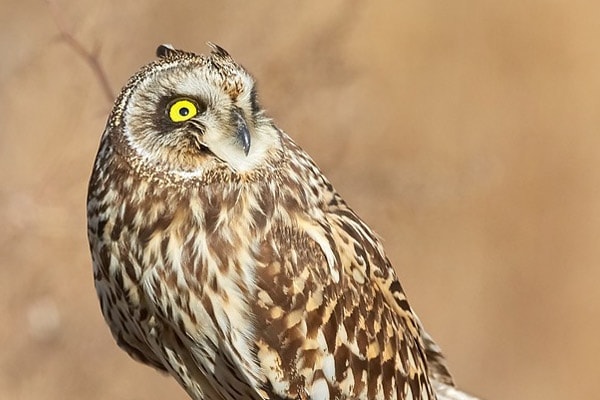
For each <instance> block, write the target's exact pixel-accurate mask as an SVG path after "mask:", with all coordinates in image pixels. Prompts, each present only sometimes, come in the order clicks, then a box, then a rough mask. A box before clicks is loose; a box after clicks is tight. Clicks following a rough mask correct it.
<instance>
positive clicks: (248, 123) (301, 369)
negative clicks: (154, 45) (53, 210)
mask: <svg viewBox="0 0 600 400" xmlns="http://www.w3.org/2000/svg"><path fill="white" fill-rule="evenodd" d="M212 47H213V52H212V54H211V55H209V56H201V55H195V54H192V53H188V52H183V51H179V50H174V49H172V48H170V47H167V46H161V47H159V49H158V51H157V54H158V55H159V57H160V58H159V59H158V60H157V61H155V62H153V63H151V64H149V65H147V66H145V67H143V68H142V69H141V70H140V71H139V72H138V73H137V74H136V75H134V76H133V77H132V78H131V79H130V81H129V82H128V84H127V85H126V86H125V87H124V88H123V90H122V92H121V95H120V96H119V98H118V99H117V101H116V103H115V107H114V109H113V111H112V114H111V116H110V118H109V120H108V124H107V127H106V130H105V132H104V134H103V136H102V140H101V144H100V149H99V151H98V155H97V158H96V163H95V165H94V171H93V174H92V177H91V181H90V186H89V194H88V234H89V240H90V247H91V252H92V258H93V263H94V279H95V284H96V288H97V291H98V296H99V298H100V304H101V308H102V313H103V315H104V317H105V319H106V321H107V323H108V325H109V326H110V328H111V331H112V333H113V335H114V337H115V338H116V340H117V342H118V344H119V346H121V347H122V348H123V349H124V350H125V351H127V352H128V353H129V354H130V355H131V356H132V357H133V358H135V359H136V360H138V361H141V362H143V363H146V364H149V365H151V366H153V367H155V368H157V369H159V370H162V371H165V372H167V373H169V374H171V375H172V376H174V377H175V378H176V379H177V380H178V381H179V383H180V384H181V385H182V386H183V387H184V388H185V390H186V391H187V392H188V394H189V395H190V397H192V398H193V399H207V400H217V399H314V400H322V399H428V398H435V397H436V395H437V397H438V398H464V399H467V398H469V397H468V396H466V395H464V394H462V393H461V392H458V391H457V390H455V389H454V388H453V387H452V385H453V383H452V379H451V377H450V375H449V373H448V371H447V369H446V366H445V365H444V359H443V357H442V355H441V353H440V351H439V349H438V347H437V346H436V345H435V343H434V342H433V341H432V340H431V338H430V337H429V336H428V335H427V334H426V333H425V331H424V330H423V328H422V326H421V324H420V322H419V320H418V318H417V316H416V315H415V314H414V312H413V311H412V309H411V307H410V305H409V303H408V301H407V299H406V296H405V294H404V291H403V289H402V287H401V286H400V283H399V281H398V279H397V277H396V274H395V272H394V270H393V268H392V266H391V264H390V262H389V260H388V259H387V257H386V255H385V252H384V249H383V247H382V244H381V242H380V240H379V239H378V238H377V236H376V235H375V234H374V233H373V232H372V231H371V229H370V228H369V227H368V226H367V225H366V224H365V223H364V222H363V221H362V220H361V219H360V218H359V217H358V216H357V215H356V214H355V213H354V211H352V209H350V208H349V207H348V206H347V205H346V203H345V202H344V200H343V199H342V198H341V197H340V196H339V195H338V194H337V192H336V191H335V190H334V189H333V187H332V185H331V184H330V183H329V181H328V180H327V179H326V178H325V177H324V176H323V174H322V173H321V172H320V170H319V169H318V167H317V166H316V165H315V163H314V162H313V161H312V160H311V159H310V157H309V156H308V155H307V154H306V153H305V152H304V151H303V150H302V149H300V148H299V147H298V146H297V145H296V144H295V143H294V142H293V141H292V140H291V139H290V138H289V137H288V136H287V135H286V134H285V133H283V132H282V131H281V130H279V129H278V128H277V127H276V126H275V125H274V124H273V122H272V121H271V120H270V119H268V118H267V117H266V116H265V115H264V113H263V111H262V109H261V108H260V106H259V105H258V102H257V99H256V92H255V88H254V80H253V78H252V77H251V76H250V75H249V74H248V73H247V72H246V71H245V70H244V69H243V68H242V67H241V66H239V65H238V64H236V63H235V62H234V61H233V59H232V58H231V57H230V56H229V54H227V52H226V51H225V50H223V49H221V48H220V47H218V46H214V45H213V46H212ZM444 393H449V394H448V396H450V394H451V393H455V394H454V395H452V396H451V397H446V394H444ZM461 396H462V397H461Z"/></svg>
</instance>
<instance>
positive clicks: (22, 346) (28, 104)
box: [0, 0, 600, 400]
mask: <svg viewBox="0 0 600 400" xmlns="http://www.w3.org/2000/svg"><path fill="white" fill-rule="evenodd" d="M599 15H600V3H598V2H593V1H566V0H565V1H547V0H524V1H518V2H516V1H511V2H498V1H491V0H470V1H468V0H462V1H461V0H456V1H453V2H442V1H431V0H419V1H416V0H406V1H402V2H398V1H391V0H388V1H378V2H370V3H367V2H360V1H341V0H337V1H329V2H320V1H306V2H302V3H299V2H277V1H256V2H252V3H246V2H244V3H240V2H234V1H223V2H218V3H217V2H204V1H173V2H168V3H167V2H161V1H145V2H140V1H137V2H124V1H115V0H108V1H104V2H94V1H89V0H87V1H79V2H72V1H60V0H55V2H53V3H51V4H50V5H49V4H48V3H44V2H42V1H34V0H23V1H21V0H20V1H11V0H5V1H2V2H1V3H0V52H1V54H2V56H1V58H0V59H1V61H0V179H1V185H0V218H1V219H0V221H1V222H0V343H1V344H0V399H19V400H31V399H45V400H54V399H61V400H70V399H90V400H95V399H98V400H99V399H117V400H119V399H123V400H125V399H127V400H141V399H144V400H158V399H165V398H169V399H173V400H175V399H181V400H184V399H186V398H187V397H186V395H185V394H184V392H183V391H182V390H181V389H180V388H179V387H178V386H177V385H176V384H175V383H174V381H173V380H171V379H168V378H165V377H162V376H161V375H159V374H158V373H156V372H155V371H153V370H151V369H150V368H148V367H145V366H142V365H140V364H138V363H135V362H134V361H132V360H130V359H129V358H128V356H127V355H126V354H125V353H123V352H121V351H120V350H119V349H118V348H117V346H116V345H115V344H114V342H113V339H112V337H111V336H110V334H109V331H108V328H107V327H106V326H105V324H104V321H103V320H102V317H101V314H100V310H99V306H98V303H97V300H96V294H95V291H94V288H93V282H92V273H91V262H90V257H89V254H88V245H87V239H86V227H85V225H86V222H85V196H86V187H87V180H88V177H89V174H90V171H91V166H92V162H93V159H94V156H95V152H96V149H97V145H98V141H99V138H100V135H101V133H102V130H103V128H104V124H105V121H106V116H107V114H108V112H109V110H110V108H111V100H109V99H108V97H107V96H106V95H105V93H104V91H103V87H102V85H101V84H100V82H99V80H98V77H97V76H96V75H94V73H93V71H92V69H91V68H90V66H89V65H88V64H86V61H85V60H84V59H83V58H82V57H81V56H79V55H78V54H77V53H76V52H75V51H74V49H73V48H72V47H71V46H69V44H68V43H67V42H66V41H65V40H64V39H61V37H60V34H59V28H58V26H57V21H58V23H59V25H60V26H62V29H63V30H67V31H69V32H71V34H72V35H73V37H75V38H76V39H77V40H79V41H80V43H81V44H82V45H83V47H84V48H85V49H87V50H89V51H92V50H94V49H97V50H98V53H97V58H96V60H97V61H99V62H100V64H101V66H102V68H103V70H104V72H105V74H106V77H107V78H108V82H109V85H110V87H111V90H112V92H113V93H114V94H116V93H117V92H118V90H119V88H120V87H121V86H122V85H123V84H124V83H125V81H126V80H127V78H128V77H129V76H130V75H131V74H133V73H134V72H135V71H136V70H137V69H138V67H140V66H141V65H143V64H145V63H147V62H148V61H150V60H152V59H153V58H154V50H155V48H156V46H157V44H159V43H164V42H171V43H173V44H175V45H176V46H177V47H180V48H184V49H188V50H192V51H196V52H207V51H208V48H207V46H206V45H205V43H206V42H207V41H213V42H215V43H218V44H219V45H221V46H223V47H224V48H226V49H227V50H229V52H230V53H231V54H232V55H233V56H234V57H235V58H236V59H237V60H238V61H239V62H241V63H242V64H244V65H245V66H246V67H247V68H248V69H249V70H250V71H251V72H252V73H253V74H254V75H255V76H256V78H257V80H258V82H259V90H260V92H259V93H260V98H261V100H262V104H263V105H264V106H265V107H266V108H267V110H268V111H269V114H270V115H271V116H272V117H274V118H275V120H276V121H277V123H278V125H279V126H280V127H281V128H283V129H284V130H286V131H287V132H288V133H289V134H290V135H291V136H293V137H294V138H295V139H296V140H297V142H298V143H300V144H301V145H302V146H303V147H304V148H305V149H306V150H307V151H308V152H309V153H310V154H311V155H312V156H313V158H314V159H315V160H316V161H317V163H318V164H319V165H320V166H321V167H322V169H323V170H324V171H325V173H326V174H327V175H328V176H329V178H330V179H331V180H332V181H333V183H334V184H335V186H336V188H337V189H338V190H339V191H340V192H341V193H342V195H343V196H344V197H345V198H346V199H347V200H348V202H349V203H350V204H351V205H352V206H353V207H354V208H355V210H356V211H357V212H358V213H359V214H360V215H361V216H362V217H363V218H364V219H365V220H366V221H367V222H368V223H369V224H370V225H371V226H372V227H373V228H374V229H375V230H376V231H377V232H379V233H380V235H381V236H382V237H383V238H384V240H385V244H386V248H387V251H388V255H389V257H390V258H391V260H392V261H393V263H394V265H395V266H396V269H397V271H398V273H399V275H400V278H401V281H402V282H403V285H404V287H405V288H406V290H407V292H408V296H409V299H410V300H411V303H412V305H413V307H414V308H415V309H416V310H417V312H418V313H419V315H420V317H421V319H422V320H423V321H424V323H425V326H426V327H427V329H428V330H429V331H430V333H431V334H432V335H433V336H434V337H435V338H436V340H437V341H438V343H439V344H440V345H441V346H442V348H443V349H444V351H445V353H446V355H447V358H448V360H449V364H450V367H451V370H452V371H453V373H454V375H455V378H456V381H457V382H458V383H459V385H460V386H461V387H463V388H466V389H468V390H470V391H472V392H473V393H476V394H479V395H481V396H483V397H486V398H488V399H565V398H571V399H591V398H597V397H598V394H597V390H598V389H597V387H598V375H599V374H600V362H599V361H600V340H599V336H600V335H599V331H600V245H599V244H598V241H599V238H600V157H599V156H600V134H599V132H598V127H599V126H600V40H599V38H600V24H598V16H599Z"/></svg>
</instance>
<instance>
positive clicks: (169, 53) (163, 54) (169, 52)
mask: <svg viewBox="0 0 600 400" xmlns="http://www.w3.org/2000/svg"><path fill="white" fill-rule="evenodd" d="M156 56H157V57H159V58H177V57H182V56H195V54H194V53H192V52H189V51H185V50H179V49H176V48H175V47H173V45H172V44H170V43H165V44H161V45H160V46H158V47H157V48H156Z"/></svg>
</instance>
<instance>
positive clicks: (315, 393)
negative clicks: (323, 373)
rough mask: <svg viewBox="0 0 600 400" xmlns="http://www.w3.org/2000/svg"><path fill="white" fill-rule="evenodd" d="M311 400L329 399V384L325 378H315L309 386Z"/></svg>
mask: <svg viewBox="0 0 600 400" xmlns="http://www.w3.org/2000/svg"><path fill="white" fill-rule="evenodd" d="M310 398H311V400H329V385H328V384H327V381H326V380H325V379H317V380H316V381H314V382H313V384H312V387H311V388H310Z"/></svg>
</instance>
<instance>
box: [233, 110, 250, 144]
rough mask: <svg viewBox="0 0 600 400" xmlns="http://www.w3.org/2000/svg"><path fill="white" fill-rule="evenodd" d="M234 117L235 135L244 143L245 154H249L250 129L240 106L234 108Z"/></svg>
mask: <svg viewBox="0 0 600 400" xmlns="http://www.w3.org/2000/svg"><path fill="white" fill-rule="evenodd" d="M233 118H234V121H235V127H236V132H235V136H236V138H237V140H238V142H239V143H240V144H241V145H242V149H243V150H244V154H245V155H248V152H249V151H250V131H249V130H248V125H247V124H246V120H245V119H244V112H243V111H242V110H241V109H240V108H238V107H235V108H234V109H233Z"/></svg>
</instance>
